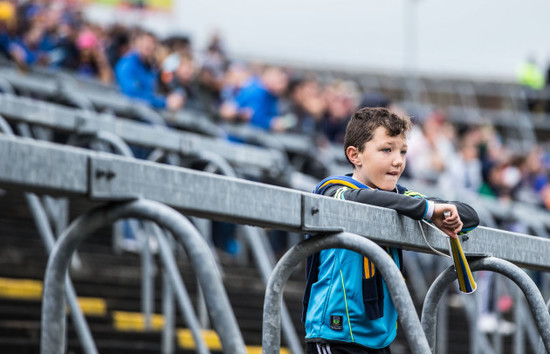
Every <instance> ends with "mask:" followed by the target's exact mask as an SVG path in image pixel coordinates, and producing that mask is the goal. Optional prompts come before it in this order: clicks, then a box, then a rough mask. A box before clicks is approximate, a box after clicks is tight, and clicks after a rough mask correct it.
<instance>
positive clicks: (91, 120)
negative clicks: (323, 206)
mask: <svg viewBox="0 0 550 354" xmlns="http://www.w3.org/2000/svg"><path fill="white" fill-rule="evenodd" d="M0 114H2V115H4V116H5V119H8V120H13V121H17V122H26V123H30V124H38V125H42V126H45V127H49V128H53V129H56V130H60V131H65V132H78V133H92V134H94V133H96V132H98V131H102V132H110V133H113V134H115V135H117V136H119V137H120V138H121V139H122V140H124V141H125V142H127V143H129V144H136V145H139V146H144V147H151V148H162V149H164V150H167V151H172V152H177V153H181V154H183V155H194V154H198V153H200V152H202V151H211V152H215V153H217V154H219V155H221V156H222V157H224V158H225V159H226V160H227V161H229V162H230V163H232V164H234V165H235V166H238V167H242V166H249V167H254V168H258V169H260V170H262V171H265V172H267V173H269V174H274V175H278V174H280V173H281V172H282V171H281V168H282V167H284V163H283V162H282V160H283V159H284V155H283V154H282V153H281V152H278V151H274V150H267V149H264V148H260V147H255V146H246V145H237V144H232V143H230V142H228V141H223V140H220V139H215V138H211V137H205V136H201V135H198V134H194V133H188V132H183V131H175V130H172V129H168V128H165V127H161V126H154V127H152V126H150V125H145V124H141V123H138V122H134V121H130V120H127V119H122V118H118V119H117V118H115V117H113V116H111V115H105V114H99V113H94V112H91V111H82V110H79V109H75V108H68V107H63V106H60V105H56V104H52V103H47V102H42V101H36V100H32V99H28V98H23V97H16V96H12V95H8V94H0Z"/></svg>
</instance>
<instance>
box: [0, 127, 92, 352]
mask: <svg viewBox="0 0 550 354" xmlns="http://www.w3.org/2000/svg"><path fill="white" fill-rule="evenodd" d="M0 129H1V130H2V132H3V133H4V134H7V135H13V131H12V129H11V127H10V126H9V125H8V124H7V123H6V122H5V121H4V120H3V118H2V117H0ZM25 200H26V201H27V204H28V206H29V209H30V211H31V213H32V215H33V219H34V222H35V225H36V228H37V230H38V233H39V234H40V237H41V238H42V241H43V243H44V247H45V248H46V253H47V254H50V253H51V251H52V249H53V247H54V244H55V237H54V235H53V233H52V228H51V225H50V223H49V221H48V216H47V215H46V212H45V210H44V208H43V206H42V203H40V199H39V198H38V196H36V195H35V194H32V193H25ZM65 282H66V295H67V298H68V302H69V308H70V309H71V312H70V314H71V317H72V319H73V322H74V325H75V329H76V333H77V335H78V337H79V339H80V343H81V345H82V349H83V350H84V352H85V353H86V354H96V353H98V351H97V347H96V345H95V342H94V339H93V337H92V333H91V331H90V327H88V323H87V322H86V319H85V318H84V314H83V313H82V310H81V309H80V305H79V303H78V300H77V296H76V291H75V289H74V287H73V284H72V282H71V280H70V279H69V277H68V276H67V278H66V280H65Z"/></svg>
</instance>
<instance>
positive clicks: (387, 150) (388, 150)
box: [382, 148, 391, 152]
mask: <svg viewBox="0 0 550 354" xmlns="http://www.w3.org/2000/svg"><path fill="white" fill-rule="evenodd" d="M382 151H383V152H391V149H390V148H384V149H382Z"/></svg>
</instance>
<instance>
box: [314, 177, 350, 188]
mask: <svg viewBox="0 0 550 354" xmlns="http://www.w3.org/2000/svg"><path fill="white" fill-rule="evenodd" d="M330 183H334V184H343V185H344V186H348V187H351V188H353V189H359V188H357V186H356V185H355V184H353V183H350V182H348V181H343V180H341V179H330V180H328V181H326V182H325V183H323V184H322V185H321V186H320V187H318V189H321V188H323V187H324V186H326V185H327V184H330Z"/></svg>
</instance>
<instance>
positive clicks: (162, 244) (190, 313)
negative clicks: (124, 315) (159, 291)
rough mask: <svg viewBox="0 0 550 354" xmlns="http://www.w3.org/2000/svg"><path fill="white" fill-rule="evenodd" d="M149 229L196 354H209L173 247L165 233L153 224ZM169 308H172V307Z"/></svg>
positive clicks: (165, 304)
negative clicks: (193, 342) (189, 331)
mask: <svg viewBox="0 0 550 354" xmlns="http://www.w3.org/2000/svg"><path fill="white" fill-rule="evenodd" d="M149 229H150V230H151V231H152V232H153V234H154V235H155V236H156V239H157V241H158V244H159V254H160V259H161V261H162V263H163V265H164V268H165V273H166V275H167V276H168V277H169V278H170V281H171V282H170V284H169V285H170V287H169V288H168V289H167V290H171V291H172V292H175V293H176V295H177V296H176V299H177V300H178V304H179V306H180V312H181V314H182V316H183V319H184V322H185V324H186V325H187V327H189V329H190V330H191V334H192V336H193V339H194V341H195V345H196V347H197V352H199V353H209V351H208V348H207V347H206V344H205V343H204V340H203V338H202V336H201V327H200V326H199V322H198V320H197V315H196V314H195V311H194V310H193V304H192V303H191V299H190V298H189V294H188V292H187V289H186V288H185V283H184V282H183V280H182V279H181V276H180V275H179V271H178V266H177V264H176V260H175V258H174V254H173V247H172V245H171V243H170V242H169V241H168V238H167V237H166V232H164V231H163V230H161V229H160V228H159V227H158V226H157V225H156V224H153V223H150V228H149ZM168 300H170V298H166V302H168ZM166 302H164V304H163V306H166V308H163V310H165V311H168V310H169V309H168V306H169V304H168V303H166ZM170 307H171V308H173V306H170ZM172 312H173V310H172ZM171 317H173V314H172V315H171ZM171 321H172V323H171V327H172V336H173V330H174V319H173V318H172V319H171ZM166 325H168V324H165V326H166ZM164 335H166V336H168V333H165V334H164Z"/></svg>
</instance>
